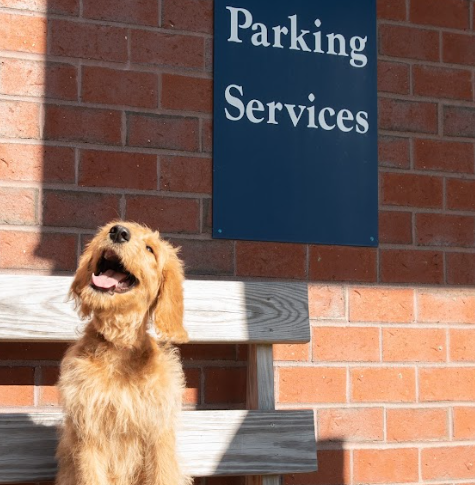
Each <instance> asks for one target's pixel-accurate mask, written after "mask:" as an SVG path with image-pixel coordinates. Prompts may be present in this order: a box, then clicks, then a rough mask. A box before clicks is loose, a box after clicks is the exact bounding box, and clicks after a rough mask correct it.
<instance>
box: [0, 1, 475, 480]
mask: <svg viewBox="0 0 475 485" xmlns="http://www.w3.org/2000/svg"><path fill="white" fill-rule="evenodd" d="M378 17H379V65H378V67H379V69H378V74H379V79H378V84H379V117H380V119H379V128H380V138H379V158H380V240H381V244H380V247H379V248H378V249H368V248H349V247H336V246H307V245H299V244H274V243H259V242H245V241H224V240H219V241H213V240H212V239H211V222H210V216H211V121H212V119H211V106H212V92H211V87H212V69H211V68H212V2H211V0H160V1H152V0H128V1H125V0H119V1H118V2H117V1H115V2H112V1H110V0H50V1H49V2H47V1H46V0H0V120H1V122H0V268H2V269H1V271H2V272H13V273H19V272H28V273H30V272H40V273H47V274H49V273H61V274H65V273H70V272H72V271H73V270H74V268H75V266H76V262H77V257H78V254H79V252H80V250H81V248H82V246H83V245H84V243H85V242H87V240H88V239H89V238H90V236H91V234H93V232H94V230H95V228H96V227H97V226H98V225H100V224H103V223H105V222H107V221H108V220H110V219H112V218H115V217H117V216H119V217H124V218H130V219H135V220H138V221H141V222H145V223H147V224H149V225H151V226H153V227H158V228H160V230H161V232H162V233H163V234H164V236H165V237H167V238H169V239H170V240H172V242H174V243H175V244H177V245H180V246H182V248H183V250H182V255H183V257H184V259H185V261H186V266H187V272H188V276H190V277H192V276H193V275H207V276H215V275H216V276H219V277H229V278H235V277H238V278H239V277H250V278H252V277H264V278H280V279H297V280H305V281H309V282H310V284H309V301H310V308H311V317H312V320H311V323H312V341H311V343H310V344H308V345H294V346H277V347H276V349H275V357H276V359H277V362H276V387H277V401H278V403H277V404H278V406H279V407H280V408H298V407H305V408H308V407H310V408H312V409H314V410H315V416H316V421H317V429H318V431H317V432H318V443H319V448H320V450H321V451H320V455H319V457H320V471H319V472H317V473H312V474H307V475H295V476H287V477H285V484H286V485H340V484H351V485H358V484H392V483H426V482H427V483H429V484H431V485H448V484H463V485H472V484H473V483H474V480H475V461H474V460H475V458H474V457H475V404H474V403H475V287H474V286H475V159H474V140H475V104H474V88H475V76H474V66H475V32H474V26H475V8H474V4H473V2H472V1H469V0H378ZM243 196H244V194H243ZM63 352H64V346H62V345H44V344H35V343H31V344H19V343H2V344H0V406H2V407H3V408H5V407H10V406H15V407H22V406H36V407H40V406H54V405H57V394H56V390H55V387H54V384H55V381H56V378H57V370H58V361H59V360H60V358H61V355H62V354H63ZM182 353H183V357H184V361H185V367H186V373H187V379H188V391H187V394H186V399H185V400H186V403H187V405H188V406H192V407H193V406H196V407H199V408H219V407H224V406H231V407H242V404H243V400H244V388H245V365H246V354H245V349H243V348H241V347H239V346H218V347H210V346H204V347H202V346H184V347H183V348H182ZM236 483H240V479H208V480H206V484H207V485H223V484H226V485H230V484H236Z"/></svg>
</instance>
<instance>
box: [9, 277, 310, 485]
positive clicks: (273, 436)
mask: <svg viewBox="0 0 475 485" xmlns="http://www.w3.org/2000/svg"><path fill="white" fill-rule="evenodd" d="M70 283H71V278H69V277H60V276H58V277H53V276H24V275H0V340H2V341H15V342H19V341H35V342H44V341H48V342H53V341H54V342H71V341H74V340H75V339H76V338H77V336H78V334H79V332H80V330H81V328H82V325H83V323H82V322H80V321H79V319H78V317H77V315H76V313H75V311H74V309H73V308H72V304H71V303H70V302H67V301H66V294H67V291H68V288H69V285H70ZM307 299H308V296H307V285H306V284H304V283H302V284H300V283H274V282H273V283H267V282H266V283H264V282H230V281H201V280H200V281H186V283H185V326H186V328H187V330H188V332H189V336H190V341H191V343H194V344H201V343H208V344H209V343H217V344H218V343H246V344H249V363H248V389H247V408H248V410H225V411H183V413H182V424H181V428H180V430H179V432H178V452H179V455H180V459H181V460H182V462H183V467H184V468H185V469H186V470H187V471H188V472H189V473H190V474H191V475H193V476H197V477H203V476H217V475H239V476H241V475H246V476H249V478H248V479H247V481H248V483H256V482H260V481H261V480H260V478H259V476H264V478H263V479H262V482H264V483H265V485H277V484H278V483H279V475H281V474H287V473H299V472H309V471H314V470H316V468H317V466H316V442H315V430H314V418H313V412H312V411H311V410H308V411H307V410H298V411H287V410H285V411H276V410H275V407H274V402H275V400H274V373H273V358H272V344H274V343H303V342H308V341H309V340H310V328H309V319H308V304H307ZM61 421H62V415H61V411H60V410H57V411H48V412H44V411H42V410H38V411H32V412H23V413H9V412H8V408H3V409H0V483H12V482H36V481H44V480H52V479H53V478H54V476H55V472H56V464H55V460H54V452H55V448H56V427H57V426H60V425H61Z"/></svg>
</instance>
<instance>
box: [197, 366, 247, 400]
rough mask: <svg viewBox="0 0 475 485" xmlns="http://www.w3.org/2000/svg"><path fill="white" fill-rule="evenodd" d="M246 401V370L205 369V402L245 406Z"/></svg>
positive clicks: (234, 368)
mask: <svg viewBox="0 0 475 485" xmlns="http://www.w3.org/2000/svg"><path fill="white" fill-rule="evenodd" d="M245 400H246V368H244V367H230V368H221V367H219V368H213V367H210V368H207V369H205V402H206V403H207V404H224V403H232V404H243V403H244V402H245Z"/></svg>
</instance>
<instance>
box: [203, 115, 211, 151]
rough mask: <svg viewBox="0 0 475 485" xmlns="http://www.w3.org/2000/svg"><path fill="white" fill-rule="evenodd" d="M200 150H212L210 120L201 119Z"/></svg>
mask: <svg viewBox="0 0 475 485" xmlns="http://www.w3.org/2000/svg"><path fill="white" fill-rule="evenodd" d="M201 151H202V152H207V153H211V152H212V151H213V124H212V122H211V120H201Z"/></svg>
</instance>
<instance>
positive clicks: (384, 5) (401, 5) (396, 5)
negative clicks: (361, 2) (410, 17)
mask: <svg viewBox="0 0 475 485" xmlns="http://www.w3.org/2000/svg"><path fill="white" fill-rule="evenodd" d="M377 10H378V18H379V19H387V20H406V1H405V0H378V1H377Z"/></svg>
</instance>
